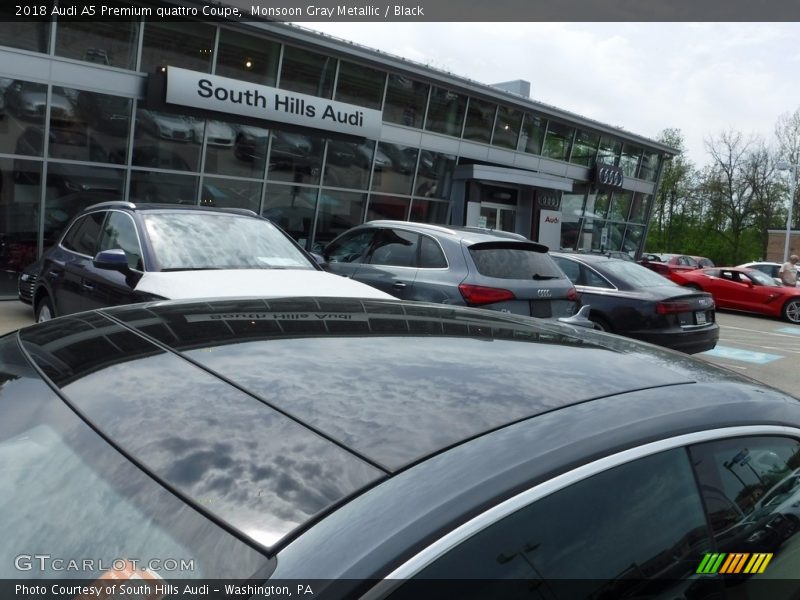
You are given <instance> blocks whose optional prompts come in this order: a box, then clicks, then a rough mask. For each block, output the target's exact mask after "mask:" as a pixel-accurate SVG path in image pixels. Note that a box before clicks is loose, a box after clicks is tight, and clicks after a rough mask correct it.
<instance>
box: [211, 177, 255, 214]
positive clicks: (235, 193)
mask: <svg viewBox="0 0 800 600" xmlns="http://www.w3.org/2000/svg"><path fill="white" fill-rule="evenodd" d="M260 204H261V183H259V182H256V181H246V180H242V179H223V178H221V177H204V178H203V185H202V187H201V188H200V206H216V207H220V208H248V209H250V210H252V211H253V212H256V213H257V212H258V207H259V205H260Z"/></svg>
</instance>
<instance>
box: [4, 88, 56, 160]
mask: <svg viewBox="0 0 800 600" xmlns="http://www.w3.org/2000/svg"><path fill="white" fill-rule="evenodd" d="M2 85H4V87H5V93H4V100H5V111H6V112H7V113H9V114H10V115H13V116H14V117H16V119H18V121H15V120H12V119H8V118H6V119H3V121H1V122H0V127H1V128H2V129H0V130H2V131H3V135H2V137H1V138H0V139H2V140H3V146H5V147H4V148H3V151H4V152H12V151H13V152H14V153H15V154H28V155H31V154H32V152H33V151H31V150H28V149H26V148H24V147H23V148H20V149H17V147H16V141H17V137H18V136H19V134H20V133H22V130H23V129H24V128H25V126H26V125H35V126H39V127H44V116H45V110H46V109H47V86H46V85H44V84H42V83H31V82H30V81H22V80H20V79H16V80H13V81H10V80H8V79H5V80H2ZM54 101H55V105H58V106H66V107H69V106H70V104H69V101H68V100H67V99H66V98H54ZM6 132H7V133H6ZM12 143H13V144H15V145H14V146H12ZM12 147H14V150H11V148H12ZM33 155H34V156H41V155H42V151H41V150H39V151H38V152H37V153H36V154H33Z"/></svg>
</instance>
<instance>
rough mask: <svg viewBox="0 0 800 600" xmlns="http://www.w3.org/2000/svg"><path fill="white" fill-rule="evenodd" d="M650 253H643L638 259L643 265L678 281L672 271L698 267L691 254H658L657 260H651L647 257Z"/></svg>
mask: <svg viewBox="0 0 800 600" xmlns="http://www.w3.org/2000/svg"><path fill="white" fill-rule="evenodd" d="M651 256H652V255H650V254H645V255H644V256H643V257H642V259H641V260H640V261H639V264H640V265H642V266H643V267H647V268H648V269H650V270H651V271H655V272H656V273H658V274H659V275H663V276H664V277H666V278H668V279H671V280H672V281H675V283H680V282H679V281H678V280H676V279H675V278H674V277H673V274H674V273H683V272H685V271H693V270H695V269H699V268H700V265H699V263H698V262H697V261H696V260H695V259H694V258H693V257H691V256H687V255H686V254H660V255H658V258H659V260H651V259H650V258H649V257H651Z"/></svg>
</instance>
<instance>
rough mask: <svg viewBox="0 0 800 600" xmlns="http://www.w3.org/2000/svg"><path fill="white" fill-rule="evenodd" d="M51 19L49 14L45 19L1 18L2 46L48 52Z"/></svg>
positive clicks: (0, 33)
mask: <svg viewBox="0 0 800 600" xmlns="http://www.w3.org/2000/svg"><path fill="white" fill-rule="evenodd" d="M28 6H33V5H32V4H28ZM49 19H50V18H49V16H48V17H46V18H45V19H44V20H43V21H36V20H33V18H31V20H25V21H14V20H11V19H9V20H2V19H0V46H9V47H10V48H21V49H22V50H30V51H32V52H44V53H47V50H48V48H49V47H50V21H49Z"/></svg>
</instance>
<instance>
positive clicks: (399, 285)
mask: <svg viewBox="0 0 800 600" xmlns="http://www.w3.org/2000/svg"><path fill="white" fill-rule="evenodd" d="M392 287H393V288H394V289H396V290H402V289H403V288H404V287H406V284H405V283H403V282H402V281H395V282H394V284H393V285H392Z"/></svg>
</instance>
